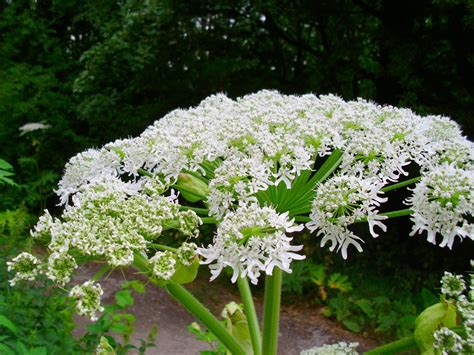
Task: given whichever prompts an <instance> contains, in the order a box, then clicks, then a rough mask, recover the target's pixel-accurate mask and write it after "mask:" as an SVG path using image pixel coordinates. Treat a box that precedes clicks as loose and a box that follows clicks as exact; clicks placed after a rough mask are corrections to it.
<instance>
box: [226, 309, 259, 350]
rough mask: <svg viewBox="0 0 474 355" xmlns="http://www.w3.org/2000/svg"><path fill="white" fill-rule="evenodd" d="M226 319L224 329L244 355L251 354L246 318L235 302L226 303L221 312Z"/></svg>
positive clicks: (250, 341)
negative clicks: (235, 341) (225, 328)
mask: <svg viewBox="0 0 474 355" xmlns="http://www.w3.org/2000/svg"><path fill="white" fill-rule="evenodd" d="M222 316H223V317H224V318H225V319H226V327H227V330H228V331H229V333H230V334H231V335H232V336H233V337H234V338H235V340H237V342H238V343H239V345H240V346H241V347H242V349H243V350H244V351H245V353H246V354H252V352H253V350H252V340H251V338H250V332H249V327H248V322H247V317H246V316H245V314H244V311H243V309H242V307H241V305H238V304H237V303H235V302H230V303H228V304H227V305H226V306H225V308H224V310H223V311H222Z"/></svg>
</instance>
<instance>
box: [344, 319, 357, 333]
mask: <svg viewBox="0 0 474 355" xmlns="http://www.w3.org/2000/svg"><path fill="white" fill-rule="evenodd" d="M342 324H344V325H345V326H346V328H347V329H349V330H350V331H352V332H354V333H358V332H360V331H361V330H362V326H361V325H360V324H359V323H357V322H355V321H352V320H348V319H344V320H343V321H342Z"/></svg>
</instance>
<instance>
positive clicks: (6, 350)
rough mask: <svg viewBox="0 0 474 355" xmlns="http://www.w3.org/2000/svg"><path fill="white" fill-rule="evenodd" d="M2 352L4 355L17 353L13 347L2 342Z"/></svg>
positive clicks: (0, 347) (0, 350) (0, 348)
mask: <svg viewBox="0 0 474 355" xmlns="http://www.w3.org/2000/svg"><path fill="white" fill-rule="evenodd" d="M0 353H1V354H4V355H16V354H15V352H14V351H13V350H12V348H10V347H9V346H7V345H6V344H2V343H0Z"/></svg>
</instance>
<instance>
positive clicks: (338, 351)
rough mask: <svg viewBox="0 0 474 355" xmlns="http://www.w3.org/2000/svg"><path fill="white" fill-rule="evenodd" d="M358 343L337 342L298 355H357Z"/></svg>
mask: <svg viewBox="0 0 474 355" xmlns="http://www.w3.org/2000/svg"><path fill="white" fill-rule="evenodd" d="M358 346H359V343H346V342H339V343H337V344H331V345H323V346H317V347H314V348H311V349H308V350H303V351H302V352H301V353H300V355H357V354H359V353H358V352H357V350H356V349H357V347H358Z"/></svg>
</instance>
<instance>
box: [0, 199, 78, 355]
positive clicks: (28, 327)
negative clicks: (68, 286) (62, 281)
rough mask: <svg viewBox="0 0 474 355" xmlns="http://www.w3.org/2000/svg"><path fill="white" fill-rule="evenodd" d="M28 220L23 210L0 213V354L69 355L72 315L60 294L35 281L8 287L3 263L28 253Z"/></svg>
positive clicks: (56, 290)
mask: <svg viewBox="0 0 474 355" xmlns="http://www.w3.org/2000/svg"><path fill="white" fill-rule="evenodd" d="M31 221H32V216H31V215H29V214H28V212H27V211H26V209H25V208H18V209H16V210H6V211H2V212H0V334H1V335H0V350H1V352H2V353H5V354H10V353H11V354H32V353H33V354H63V353H73V352H74V349H75V347H76V345H77V343H76V341H75V340H74V338H73V337H72V336H71V334H72V330H73V328H74V323H73V318H72V317H73V313H72V310H71V307H70V305H69V304H68V302H67V299H66V297H65V295H64V293H63V291H61V290H58V289H57V288H54V287H53V286H52V285H51V283H50V282H48V281H46V280H44V279H43V280H39V281H38V282H37V284H36V285H35V286H36V287H31V286H30V285H27V284H20V285H17V286H15V287H10V285H9V284H8V279H9V278H10V277H9V274H8V272H7V270H6V261H7V260H9V259H11V258H12V257H14V256H15V255H16V254H17V253H18V250H19V249H29V248H30V247H31V241H30V239H29V238H28V237H26V235H27V229H28V228H29V226H30V225H31Z"/></svg>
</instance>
